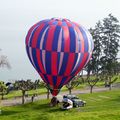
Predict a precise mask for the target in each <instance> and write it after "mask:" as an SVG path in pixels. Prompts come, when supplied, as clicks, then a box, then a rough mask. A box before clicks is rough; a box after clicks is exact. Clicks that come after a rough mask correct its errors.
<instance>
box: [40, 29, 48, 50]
mask: <svg viewBox="0 0 120 120" xmlns="http://www.w3.org/2000/svg"><path fill="white" fill-rule="evenodd" d="M48 28H49V27H47V28H46V29H45V31H44V32H43V34H42V38H41V40H40V49H41V50H42V49H43V41H44V38H45V35H46V32H47V30H48Z"/></svg>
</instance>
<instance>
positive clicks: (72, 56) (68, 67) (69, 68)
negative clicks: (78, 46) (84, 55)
mask: <svg viewBox="0 0 120 120" xmlns="http://www.w3.org/2000/svg"><path fill="white" fill-rule="evenodd" d="M74 59H75V53H69V57H68V61H67V65H66V70H65V73H64V75H65V76H69V75H70V74H71V72H72V67H73V64H74Z"/></svg>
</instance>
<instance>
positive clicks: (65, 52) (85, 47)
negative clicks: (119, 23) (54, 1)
mask: <svg viewBox="0 0 120 120" xmlns="http://www.w3.org/2000/svg"><path fill="white" fill-rule="evenodd" d="M26 50H27V54H28V57H29V59H30V61H31V63H32V65H33V66H34V68H35V69H36V70H37V72H38V73H39V75H40V76H41V78H42V79H43V81H44V82H45V83H46V84H47V85H48V86H49V88H50V91H51V93H52V95H54V96H56V95H57V94H58V93H59V91H60V89H61V87H62V86H63V85H65V84H67V83H68V82H69V81H70V80H71V79H72V78H73V77H74V76H75V75H76V74H77V73H78V72H80V70H81V69H82V68H83V67H84V66H85V65H86V64H87V63H88V61H89V59H90V57H91V54H92V51H93V41H92V37H91V35H90V33H89V32H88V31H87V30H86V29H85V28H84V27H83V26H81V25H78V24H77V23H75V22H71V21H70V20H68V19H56V18H52V19H47V20H43V21H40V22H38V23H37V24H35V25H33V26H32V27H31V28H30V30H29V31H28V34H27V36H26Z"/></svg>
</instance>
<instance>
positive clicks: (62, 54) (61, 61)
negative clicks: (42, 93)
mask: <svg viewBox="0 0 120 120" xmlns="http://www.w3.org/2000/svg"><path fill="white" fill-rule="evenodd" d="M63 57H64V53H63V52H61V53H60V62H59V68H58V74H59V72H60V69H61V66H62V63H63Z"/></svg>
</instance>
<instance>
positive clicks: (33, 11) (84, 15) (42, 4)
mask: <svg viewBox="0 0 120 120" xmlns="http://www.w3.org/2000/svg"><path fill="white" fill-rule="evenodd" d="M119 6H120V0H59V1H58V0H0V48H1V49H2V53H3V54H5V55H7V56H8V59H9V61H10V63H11V66H12V69H11V70H7V69H5V68H4V69H0V80H4V81H8V80H12V79H13V80H15V79H21V78H23V79H27V78H31V79H37V78H39V75H38V74H37V72H36V71H35V70H34V68H33V67H32V65H31V64H30V62H29V60H28V58H27V55H26V51H25V44H24V43H25V37H26V34H27V31H28V29H29V28H30V27H31V26H32V25H33V24H35V23H36V22H38V21H40V20H42V19H47V18H52V17H60V18H68V19H70V20H72V21H76V22H78V23H80V24H82V25H83V26H85V27H86V28H90V27H93V26H94V25H95V23H96V22H97V21H98V20H101V19H103V18H104V17H106V16H107V15H108V14H109V13H112V14H113V15H114V16H116V17H117V18H118V20H119V21H120V7H119Z"/></svg>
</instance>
